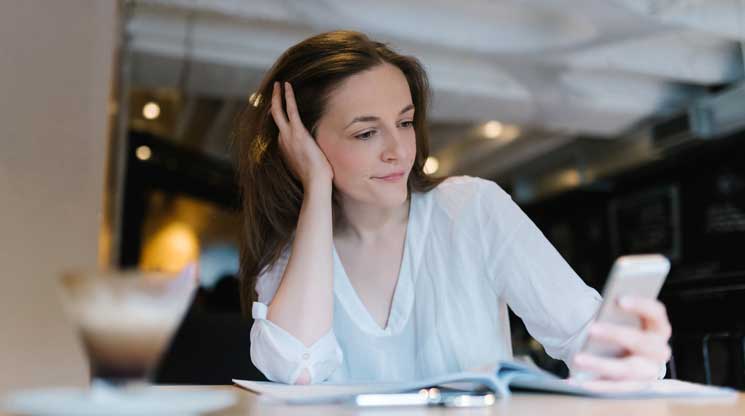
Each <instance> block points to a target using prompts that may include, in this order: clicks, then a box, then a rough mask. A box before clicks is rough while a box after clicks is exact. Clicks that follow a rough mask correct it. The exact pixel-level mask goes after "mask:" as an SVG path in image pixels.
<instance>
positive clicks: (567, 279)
mask: <svg viewBox="0 0 745 416" xmlns="http://www.w3.org/2000/svg"><path fill="white" fill-rule="evenodd" d="M482 203H483V205H482V207H481V208H482V210H483V212H484V213H485V215H484V217H483V221H484V223H485V227H484V228H485V229H487V230H488V234H487V238H486V242H487V248H488V251H489V254H490V255H491V259H490V260H489V261H488V262H487V269H488V270H489V271H488V275H489V276H490V277H491V278H492V280H493V282H494V285H495V287H497V290H498V291H499V293H501V296H502V297H503V298H504V299H505V301H506V302H507V303H508V304H509V306H510V308H511V309H512V310H513V311H514V312H515V313H516V314H517V315H518V316H520V317H521V318H522V319H523V321H524V322H525V325H526V327H527V329H528V332H529V333H530V334H531V335H532V336H533V337H535V338H536V339H537V340H538V341H539V342H540V343H541V344H543V346H544V347H545V349H546V351H547V352H548V353H549V355H551V356H553V357H554V358H559V359H562V360H563V361H565V362H566V363H567V364H568V365H569V368H570V370H573V371H574V370H585V371H592V372H593V373H595V374H596V375H597V376H599V377H600V378H605V379H622V380H629V379H654V378H657V377H658V375H659V374H660V370H661V368H664V364H665V362H666V361H667V360H668V359H669V356H670V355H669V348H668V346H667V341H668V339H669V337H670V330H669V322H668V320H667V316H666V314H665V308H664V305H662V304H661V303H660V302H658V301H644V300H635V299H629V300H630V302H629V306H628V307H627V308H626V309H627V310H628V311H629V313H633V314H635V315H638V316H639V317H640V318H641V319H642V321H643V322H644V323H645V325H644V327H643V328H642V329H641V330H639V329H634V328H617V327H609V326H608V325H605V326H603V325H594V324H593V318H594V317H595V314H596V312H597V309H598V307H599V306H600V303H601V298H600V296H599V294H598V293H597V292H596V291H595V290H594V289H592V288H590V287H588V286H587V285H586V284H585V283H584V282H583V281H582V280H581V279H580V278H579V276H577V274H576V273H575V272H574V270H572V268H571V267H570V266H569V265H568V264H567V263H566V261H565V260H564V259H563V258H562V256H561V255H560V254H559V253H558V252H557V251H556V249H555V248H554V247H553V246H552V245H551V243H550V242H549V241H548V240H547V239H546V238H545V237H544V236H543V234H542V233H541V232H540V230H539V229H538V227H536V226H535V224H533V222H532V221H530V219H529V218H528V217H527V216H526V215H525V214H524V213H523V212H522V210H520V208H519V207H518V206H517V205H516V204H515V203H514V202H513V201H512V200H511V198H510V197H509V195H507V194H506V193H505V192H504V191H503V190H502V189H500V188H499V187H498V186H497V185H496V184H494V183H488V184H486V189H485V190H484V191H483V193H482ZM588 331H589V336H592V337H595V338H597V339H598V340H602V341H605V342H609V343H613V344H618V345H620V346H622V347H623V348H624V349H625V350H626V351H627V354H626V355H625V356H624V357H621V358H612V359H610V358H609V359H603V358H599V357H593V356H587V355H586V354H579V355H577V356H576V357H575V354H576V353H577V352H578V350H579V349H580V348H581V346H582V344H583V343H584V340H585V338H586V336H587V335H588ZM575 358H577V360H575Z"/></svg>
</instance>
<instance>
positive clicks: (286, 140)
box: [271, 81, 334, 189]
mask: <svg viewBox="0 0 745 416" xmlns="http://www.w3.org/2000/svg"><path fill="white" fill-rule="evenodd" d="M284 86H285V102H286V103H287V112H286V113H285V111H284V109H283V108H282V96H281V94H282V93H281V88H280V86H279V82H276V81H275V82H274V90H273V91H272V105H271V113H272V118H273V119H274V123H275V124H276V125H277V128H279V145H280V149H281V150H282V153H283V154H284V156H285V158H286V161H287V162H288V164H289V165H290V169H292V171H293V173H294V174H295V175H296V176H297V177H298V179H300V182H302V184H303V188H305V189H308V188H309V187H310V186H311V185H312V184H315V183H320V184H324V185H331V181H332V179H333V178H334V173H333V169H332V168H331V165H330V164H329V161H328V159H327V158H326V155H324V154H323V151H321V148H320V147H318V144H316V141H315V140H314V139H313V136H311V134H310V133H309V132H308V129H306V128H305V126H304V125H303V122H302V120H300V114H299V112H298V109H297V103H296V102H295V94H294V93H293V91H292V86H291V85H290V83H289V82H285V83H284Z"/></svg>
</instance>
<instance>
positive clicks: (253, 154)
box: [236, 31, 670, 384]
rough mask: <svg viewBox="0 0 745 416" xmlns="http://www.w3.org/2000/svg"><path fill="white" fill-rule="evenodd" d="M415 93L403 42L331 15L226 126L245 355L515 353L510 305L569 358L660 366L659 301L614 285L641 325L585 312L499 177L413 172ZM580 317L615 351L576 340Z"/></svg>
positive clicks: (394, 370)
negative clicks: (235, 184) (332, 24)
mask: <svg viewBox="0 0 745 416" xmlns="http://www.w3.org/2000/svg"><path fill="white" fill-rule="evenodd" d="M428 93H429V90H428V83H427V78H426V74H425V72H424V70H423V68H422V67H421V65H420V64H419V62H418V61H417V60H416V59H414V58H412V57H408V56H401V55H399V54H397V53H395V52H393V51H392V50H390V49H389V48H387V47H386V46H385V45H384V44H382V43H379V42H374V41H371V40H370V39H368V38H367V37H366V36H365V35H363V34H361V33H357V32H351V31H337V32H330V33H324V34H321V35H318V36H314V37H311V38H309V39H306V40H305V41H303V42H300V43H299V44H297V45H295V46H293V47H292V48H290V49H289V50H287V51H286V52H285V53H284V54H283V55H282V56H281V57H280V58H279V59H278V61H277V62H276V63H275V65H274V66H273V67H272V68H271V69H270V70H269V72H268V74H267V75H266V78H265V79H264V81H263V82H262V83H261V87H260V89H259V92H258V94H257V95H255V96H254V97H252V99H251V100H250V105H249V106H248V107H247V110H246V112H245V113H244V115H243V117H242V119H241V124H240V129H239V130H238V136H237V137H236V139H237V141H238V143H239V146H240V147H239V152H240V153H239V170H240V183H241V187H242V191H243V208H244V219H245V221H244V222H245V224H244V229H243V233H242V235H243V238H244V241H243V248H242V254H241V274H242V280H241V282H242V283H241V284H242V288H241V292H242V303H243V305H244V310H245V311H246V312H247V313H248V311H249V310H250V311H251V313H252V316H253V318H254V319H255V322H254V325H253V327H252V329H251V359H252V361H253V363H254V364H255V365H256V367H257V368H258V369H259V370H261V371H262V372H263V373H264V374H265V375H266V376H267V378H269V379H270V380H274V381H280V382H285V383H297V384H308V383H320V382H334V383H342V382H346V381H401V380H410V379H416V378H421V377H426V376H431V375H435V374H441V373H446V372H452V371H459V370H464V369H469V368H475V367H480V366H484V365H488V364H489V363H494V362H496V361H498V360H501V359H509V358H511V354H512V351H511V344H510V332H509V321H508V319H507V308H506V306H507V305H509V306H510V307H511V308H512V310H513V311H514V312H515V313H516V314H517V315H518V316H520V317H521V318H522V319H523V321H524V322H525V324H526V326H527V328H528V330H529V331H530V333H531V334H532V335H533V336H534V337H535V338H536V339H537V340H538V341H539V342H541V343H542V344H543V346H544V347H545V349H546V351H547V352H548V353H549V354H550V355H551V356H553V357H556V358H559V359H562V360H564V361H565V362H567V363H568V365H569V367H570V370H572V371H576V370H586V371H592V372H594V373H596V374H597V375H599V376H600V377H602V378H606V379H620V380H627V379H654V378H656V377H658V376H660V374H661V373H663V374H664V364H665V362H666V361H667V360H668V358H669V355H670V350H669V348H668V346H667V341H668V339H669V336H670V325H669V322H668V319H667V316H666V313H665V308H664V306H662V304H661V303H659V302H657V301H645V300H640V299H628V305H624V306H625V307H626V309H627V310H628V311H629V312H630V313H634V314H636V315H638V316H639V317H640V318H641V319H642V321H643V322H644V329H643V330H634V329H628V328H618V327H615V328H614V327H608V326H606V325H600V324H594V325H593V324H592V318H593V316H594V314H595V312H596V310H597V308H598V306H599V304H600V301H601V299H600V296H599V295H598V293H597V292H596V291H594V290H593V289H591V288H589V287H588V286H586V285H585V284H584V283H583V282H582V280H581V279H580V278H579V277H578V276H577V275H576V274H575V273H574V271H573V270H572V269H571V268H570V267H569V266H568V265H567V264H566V262H565V261H564V260H563V259H562V258H561V256H560V255H559V254H558V253H557V252H556V250H555V249H554V248H553V247H552V246H551V244H550V243H549V242H548V241H547V240H546V239H545V237H544V236H543V235H542V234H541V233H540V231H539V230H538V229H537V228H536V227H535V225H534V224H533V223H532V222H531V221H530V220H529V219H528V218H527V217H526V216H525V214H523V213H522V211H521V210H520V209H519V208H518V207H517V206H516V205H515V204H514V203H513V202H512V200H511V199H510V197H509V195H507V194H506V193H505V192H504V191H503V190H502V189H501V188H500V187H499V186H498V185H496V184H495V183H493V182H491V181H486V180H482V179H477V178H471V177H454V178H448V179H442V178H440V179H435V178H432V177H429V176H427V175H425V174H424V173H423V170H422V169H423V165H424V161H425V160H426V158H427V156H428V153H429V148H428V136H427V130H426V116H427V104H428V103H427V99H428ZM257 295H258V299H257ZM249 306H250V308H249ZM588 331H589V333H590V336H592V337H596V338H598V339H599V340H604V341H606V342H610V343H615V344H620V345H621V346H623V347H624V348H625V349H626V350H627V351H628V354H627V355H626V356H625V357H623V358H619V359H603V358H599V357H592V356H586V355H584V354H576V353H577V351H578V349H579V348H580V347H581V345H582V343H583V341H584V339H585V337H586V336H587V334H588ZM660 370H662V371H660Z"/></svg>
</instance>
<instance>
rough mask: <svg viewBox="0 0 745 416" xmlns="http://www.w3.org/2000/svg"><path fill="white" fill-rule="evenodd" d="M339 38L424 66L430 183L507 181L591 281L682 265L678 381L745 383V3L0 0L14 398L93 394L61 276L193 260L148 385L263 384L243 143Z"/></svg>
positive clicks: (6, 350) (532, 352) (670, 295)
mask: <svg viewBox="0 0 745 416" xmlns="http://www.w3.org/2000/svg"><path fill="white" fill-rule="evenodd" d="M335 29H354V30H360V31H363V32H365V33H367V34H368V35H369V36H370V37H372V38H374V39H376V40H380V41H384V42H387V43H389V44H390V46H392V47H393V48H394V49H396V50H398V51H399V52H402V53H406V54H411V55H414V56H416V57H418V58H419V59H420V61H421V62H422V63H423V65H424V67H425V68H426V69H427V71H428V74H429V77H430V82H431V86H432V90H433V103H432V111H431V117H430V126H429V128H430V133H431V137H432V157H431V159H430V160H429V161H428V163H427V167H426V170H427V173H430V174H433V175H462V174H465V175H471V176H480V177H483V178H487V179H491V180H494V181H496V182H497V183H499V184H500V185H501V186H502V187H503V188H505V189H506V190H507V191H508V192H510V194H511V195H512V197H513V199H514V200H515V201H516V202H518V204H519V205H520V206H521V207H522V208H523V210H525V212H526V213H528V215H529V216H530V217H531V219H532V220H533V221H534V222H536V224H538V226H539V228H541V230H542V231H543V232H544V234H545V235H546V236H547V237H548V238H549V240H550V241H551V242H552V243H553V244H554V245H555V246H556V248H557V249H558V250H559V251H560V252H561V254H562V255H563V256H564V257H565V258H566V259H567V261H568V262H569V263H570V265H571V266H572V267H573V268H574V269H575V270H576V271H577V273H578V274H579V275H580V276H581V277H582V278H583V279H584V280H585V281H586V282H587V283H588V284H589V285H591V286H593V287H595V288H597V289H598V290H602V286H603V284H604V282H605V278H606V275H607V273H608V271H609V269H610V266H611V263H612V261H613V260H614V259H615V258H616V257H617V256H619V255H622V254H632V253H646V252H660V253H663V254H665V255H667V256H668V257H669V258H670V259H671V261H672V262H673V269H672V271H671V274H670V276H669V278H668V282H667V283H666V285H665V287H664V288H663V292H662V294H661V299H662V300H663V302H665V304H666V306H667V307H668V311H669V314H670V318H671V321H672V324H673V327H674V337H673V339H672V345H673V353H674V359H673V360H672V361H671V363H670V365H669V368H668V376H671V377H675V378H680V379H685V380H692V381H697V382H702V383H709V384H717V385H728V386H733V387H737V388H740V389H743V388H745V309H743V308H742V306H741V305H742V304H743V301H745V252H744V250H745V140H744V139H745V85H743V84H742V81H743V76H744V74H745V65H744V64H743V61H744V58H745V48H744V46H743V42H745V1H744V0H705V1H704V0H687V1H686V0H677V1H676V0H615V1H605V2H598V1H592V0H572V1H564V2H554V1H546V0H543V1H541V0H529V1H501V2H494V1H483V0H473V1H464V2H463V1H461V2H456V1H423V0H421V1H420V0H411V1H404V2H401V1H387V0H378V1H374V2H373V1H337V0H307V1H301V0H297V1H292V0H284V1H269V0H243V1H238V0H212V1H199V0H137V1H119V2H117V1H93V0H89V1H83V0H75V1H72V0H69V1H65V2H54V3H52V2H42V1H30V2H20V1H18V2H15V1H8V2H3V3H0V34H2V36H0V39H1V40H0V50H2V51H3V52H2V53H0V62H2V65H1V66H0V71H1V72H0V87H1V88H2V89H0V97H2V101H0V105H2V107H0V110H2V111H0V138H1V140H2V142H1V143H2V149H3V150H2V151H1V152H0V191H1V192H2V193H1V194H2V195H3V201H4V202H5V203H4V204H3V205H4V207H3V208H0V209H2V216H1V217H2V218H0V225H1V226H2V227H0V230H3V234H4V237H5V238H4V239H3V240H4V241H3V242H2V243H0V264H2V265H3V267H4V270H3V274H4V278H5V280H7V281H8V282H11V283H10V284H9V285H8V290H5V291H4V294H3V296H7V297H8V299H7V301H5V299H3V302H1V303H2V306H0V307H2V308H3V310H2V312H3V313H0V320H1V321H0V322H1V323H2V327H0V329H2V331H3V337H6V335H7V337H6V340H4V341H3V344H4V345H3V346H2V348H3V351H2V355H0V364H2V365H3V368H12V369H14V371H11V372H10V374H7V375H5V376H3V379H2V380H0V389H2V388H8V387H19V386H26V385H37V384H42V385H43V384H49V383H67V384H69V383H70V380H79V382H81V383H82V382H84V380H85V371H84V370H81V369H80V366H83V364H82V362H83V361H82V360H83V358H82V355H81V353H80V352H79V350H78V347H77V346H76V344H75V340H74V337H73V336H72V335H70V333H69V332H70V329H69V328H68V327H66V326H65V324H63V323H61V321H60V320H59V311H58V309H59V306H57V304H56V303H57V302H56V299H55V297H54V293H53V290H52V288H53V285H52V282H53V281H54V280H55V276H56V274H58V272H59V270H60V269H62V268H64V267H70V266H85V265H90V266H95V265H100V266H117V267H139V268H141V269H146V270H166V271H175V270H179V269H180V268H182V267H183V266H184V265H186V264H187V263H188V262H190V261H198V263H199V267H200V278H201V287H200V291H199V294H198V296H197V298H196V300H195V304H194V305H193V307H192V309H191V310H190V312H189V314H188V315H187V319H186V320H185V321H184V324H183V325H182V327H181V328H180V330H179V332H178V333H177V335H176V338H175V340H174V342H173V344H172V346H171V348H170V350H169V352H168V353H167V354H166V356H165V357H164V360H163V363H162V365H161V368H160V370H159V372H158V374H157V376H156V377H157V380H158V381H161V382H170V383H179V382H184V383H187V382H192V383H201V384H205V383H212V382H214V383H229V379H230V378H231V377H232V378H257V379H260V378H261V375H260V374H258V372H256V370H255V369H254V368H253V367H252V366H251V363H250V360H249V359H248V349H247V348H248V333H247V331H248V328H250V325H251V322H250V320H247V319H245V318H242V317H241V316H240V312H239V311H240V305H239V301H238V292H237V280H236V274H237V271H238V230H239V221H240V216H239V213H238V211H237V210H238V208H239V199H238V198H239V195H238V191H237V187H236V184H235V180H234V175H235V171H234V164H233V156H234V155H233V153H232V152H233V150H234V149H233V145H232V143H231V134H230V133H231V129H232V127H233V123H234V121H235V119H236V117H237V114H238V113H239V112H240V111H241V109H242V108H243V107H245V106H246V105H248V104H249V100H250V99H251V97H252V94H254V90H255V88H256V87H257V86H258V83H259V81H260V79H261V78H262V76H263V74H264V72H265V71H266V70H267V69H268V67H269V66H270V65H271V64H272V63H273V62H274V61H275V60H276V58H277V57H278V56H279V55H280V54H281V53H282V52H283V51H284V50H286V49H287V48H288V47H289V46H291V45H293V44H295V43H297V42H298V41H300V40H302V39H305V38H307V37H309V36H311V35H314V34H317V33H320V32H324V31H328V30H335ZM6 198H7V199H6ZM511 321H512V333H513V344H514V350H515V353H516V354H520V355H528V356H530V357H531V358H532V359H533V360H534V361H536V362H537V363H538V364H539V365H541V366H543V367H545V368H547V369H549V370H551V371H554V372H556V373H558V374H565V373H566V368H565V367H564V366H563V364H561V363H560V362H558V361H555V360H552V359H550V358H549V357H548V356H547V355H546V354H545V353H544V352H543V351H542V349H541V347H540V345H538V344H537V343H536V342H535V341H534V340H532V338H531V337H530V335H529V334H528V333H527V332H526V331H525V329H524V327H523V326H522V323H521V322H520V320H519V318H517V317H515V316H513V317H512V319H511ZM11 334H12V335H11ZM50 339H51V340H54V346H52V345H50V344H49V340H50ZM60 362H63V363H64V364H60ZM83 369H84V367H83ZM226 377H227V378H226Z"/></svg>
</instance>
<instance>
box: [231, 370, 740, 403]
mask: <svg viewBox="0 0 745 416" xmlns="http://www.w3.org/2000/svg"><path fill="white" fill-rule="evenodd" d="M233 382H234V383H235V384H237V385H238V386H241V387H243V388H245V389H248V390H251V391H253V392H255V393H258V394H260V395H261V396H262V398H263V399H268V400H271V401H279V402H283V403H287V404H321V403H340V402H346V401H348V400H351V399H353V398H354V396H355V395H357V394H371V393H378V394H381V393H404V392H416V391H418V390H420V389H423V388H428V387H440V388H447V389H456V390H461V391H468V392H482V391H486V390H488V391H492V392H494V393H495V395H496V396H498V397H506V396H509V395H510V390H523V391H524V390H529V391H540V392H546V393H556V394H566V395H575V396H585V397H598V398H614V399H619V398H624V399H625V398H628V399H632V398H658V397H722V398H730V397H735V396H736V394H737V392H736V391H735V390H733V389H729V388H721V387H710V386H704V385H700V384H695V383H688V382H684V381H679V380H658V381H651V382H607V381H572V380H566V379H561V378H559V377H556V376H555V375H553V374H551V373H548V372H545V371H543V370H541V369H539V368H537V367H534V366H530V365H526V364H521V363H516V362H512V361H505V362H501V363H499V364H498V365H494V366H490V367H487V368H483V369H480V370H475V371H465V372H459V373H452V374H446V375H442V376H435V377H431V378H427V379H422V380H416V381H410V382H401V383H348V384H315V385H309V386H297V385H288V384H282V383H273V382H266V381H248V380H233Z"/></svg>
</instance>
